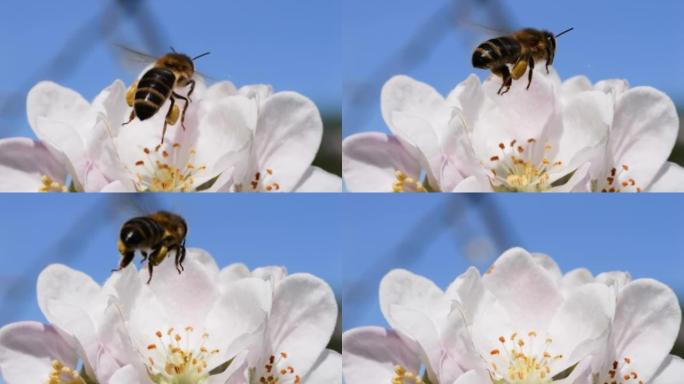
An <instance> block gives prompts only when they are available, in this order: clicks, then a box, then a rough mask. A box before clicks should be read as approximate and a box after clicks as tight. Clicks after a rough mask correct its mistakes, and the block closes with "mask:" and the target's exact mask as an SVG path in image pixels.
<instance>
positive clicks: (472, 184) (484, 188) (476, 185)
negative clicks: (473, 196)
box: [451, 176, 494, 193]
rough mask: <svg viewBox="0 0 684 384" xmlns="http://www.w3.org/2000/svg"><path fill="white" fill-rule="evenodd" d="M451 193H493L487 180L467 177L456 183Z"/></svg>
mask: <svg viewBox="0 0 684 384" xmlns="http://www.w3.org/2000/svg"><path fill="white" fill-rule="evenodd" d="M451 192H471V193H481V192H494V190H493V189H492V185H491V184H490V183H489V179H487V178H486V177H484V176H468V177H466V178H465V179H463V181H461V182H460V183H458V184H457V185H456V186H455V187H454V189H453V190H452V191H451Z"/></svg>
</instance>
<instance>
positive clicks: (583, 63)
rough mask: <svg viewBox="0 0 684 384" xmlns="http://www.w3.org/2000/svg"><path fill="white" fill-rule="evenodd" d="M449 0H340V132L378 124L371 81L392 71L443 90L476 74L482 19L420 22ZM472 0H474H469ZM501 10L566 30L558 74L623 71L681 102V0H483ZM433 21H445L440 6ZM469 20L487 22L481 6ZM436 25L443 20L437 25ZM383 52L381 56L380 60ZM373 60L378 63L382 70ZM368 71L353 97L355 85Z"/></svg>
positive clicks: (527, 23)
mask: <svg viewBox="0 0 684 384" xmlns="http://www.w3.org/2000/svg"><path fill="white" fill-rule="evenodd" d="M449 2H452V3H454V4H456V5H457V6H459V5H463V4H466V3H470V2H469V1H464V0H459V1H450V0H434V1H414V0H393V1H365V0H346V1H344V11H343V23H344V24H343V25H344V34H343V38H342V43H343V61H344V92H345V93H344V103H343V111H344V113H343V116H344V123H345V124H344V133H343V135H344V136H347V135H349V134H351V133H354V132H360V131H366V130H374V131H387V129H386V126H385V123H384V122H383V120H382V117H381V115H380V109H379V104H378V103H379V99H380V88H381V86H382V84H383V83H384V82H385V81H387V80H388V79H389V78H390V77H391V76H392V75H395V74H399V73H402V74H408V75H410V76H412V77H414V78H416V79H418V80H421V81H424V82H427V83H429V84H431V85H433V86H434V87H435V88H436V89H437V90H438V91H440V92H441V93H443V94H446V93H447V92H448V91H449V90H451V89H452V88H453V87H454V86H455V85H456V84H458V83H459V82H460V81H462V80H464V79H465V78H466V77H467V76H468V74H470V73H476V74H477V75H478V76H480V78H481V79H484V78H485V77H486V76H488V75H489V73H488V72H487V71H484V70H479V69H478V70H475V69H474V68H472V66H471V63H470V59H471V56H472V51H473V49H474V48H475V47H476V46H477V45H478V43H480V42H481V41H484V40H486V39H488V38H491V37H493V36H492V35H488V34H487V32H486V31H485V30H484V29H482V28H477V27H471V28H466V29H458V30H457V29H455V28H453V27H449V26H448V24H447V23H443V22H441V21H440V22H437V21H429V22H428V20H434V19H433V15H434V14H435V13H437V12H439V11H440V10H441V9H444V6H445V4H447V3H449ZM473 2H474V1H473ZM490 3H500V4H502V5H501V6H500V7H497V8H496V10H498V11H500V12H501V13H502V14H504V15H506V16H507V17H508V19H509V20H510V23H511V26H512V28H513V29H518V28H521V27H533V28H539V29H547V30H550V31H553V32H560V31H562V30H564V29H566V28H568V27H571V26H572V27H575V30H574V31H572V32H570V33H568V34H567V35H564V36H562V37H561V38H559V41H558V48H557V53H556V58H555V61H554V66H555V68H556V70H557V71H558V72H559V74H560V76H561V78H563V79H565V78H568V77H572V76H575V75H586V76H588V77H589V78H590V79H591V80H592V81H594V82H595V81H599V80H602V79H607V78H624V79H627V80H628V81H629V82H630V84H631V85H633V86H636V85H649V86H653V87H655V88H658V89H660V90H662V91H664V92H665V93H667V94H668V95H670V97H672V98H673V99H674V100H675V102H676V103H679V104H682V103H684V67H682V65H681V63H682V62H683V61H684V49H682V43H681V42H682V40H683V39H684V29H682V27H681V23H680V22H681V15H682V14H684V2H681V1H677V0H666V1H658V2H646V1H618V0H608V1H591V0H561V1H553V2H548V1H547V2H542V1H533V0H516V1H513V0H504V1H497V2H494V1H491V2H490ZM442 15H445V17H442V18H441V19H440V20H446V17H447V16H448V14H447V13H445V12H442ZM467 19H468V20H470V21H471V22H472V23H471V24H473V23H479V24H484V25H487V26H492V25H491V21H490V19H488V18H485V17H483V13H482V12H473V13H472V14H471V16H468V17H467ZM426 23H427V24H428V25H430V27H429V28H427V30H428V32H425V36H426V38H425V39H421V40H419V41H417V42H416V45H415V47H417V48H419V49H420V51H416V50H409V51H408V54H407V55H406V56H404V57H397V56H395V55H396V53H397V52H399V51H400V50H401V49H402V47H404V46H406V44H407V42H408V41H411V39H413V38H414V37H415V36H416V35H420V33H421V32H420V31H423V29H421V28H422V27H421V26H422V25H425V24H426ZM441 26H443V28H442V27H441ZM388 60H389V64H384V63H387V62H388ZM380 68H384V70H381V69H380ZM369 80H372V82H371V83H370V84H371V86H370V87H369V88H363V89H366V91H365V92H364V93H363V94H364V97H362V98H360V99H358V101H357V102H354V101H353V100H352V97H354V95H357V90H358V89H359V88H358V86H359V84H364V83H366V82H367V81H369Z"/></svg>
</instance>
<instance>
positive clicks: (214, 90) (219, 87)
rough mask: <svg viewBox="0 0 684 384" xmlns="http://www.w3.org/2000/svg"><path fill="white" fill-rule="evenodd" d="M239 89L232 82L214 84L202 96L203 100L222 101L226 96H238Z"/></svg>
mask: <svg viewBox="0 0 684 384" xmlns="http://www.w3.org/2000/svg"><path fill="white" fill-rule="evenodd" d="M237 92H238V91H237V88H235V85H234V84H233V83H231V82H230V81H221V82H218V83H216V84H212V85H211V86H210V87H209V88H207V90H206V91H205V93H204V95H202V99H220V98H222V97H226V96H233V95H235V94H237Z"/></svg>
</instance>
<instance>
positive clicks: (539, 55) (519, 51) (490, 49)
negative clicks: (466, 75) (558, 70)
mask: <svg viewBox="0 0 684 384" xmlns="http://www.w3.org/2000/svg"><path fill="white" fill-rule="evenodd" d="M572 30H573V28H569V29H566V30H565V31H563V32H561V33H559V34H557V35H556V36H554V35H553V33H551V32H548V31H542V30H538V29H532V28H526V29H522V30H520V31H517V32H514V33H512V34H511V35H509V36H501V37H497V38H494V39H489V40H487V41H485V42H484V43H482V44H480V45H479V46H478V47H477V48H476V49H475V52H473V67H475V68H484V69H490V70H491V71H492V73H493V74H495V75H497V76H500V77H502V78H503V82H502V84H501V87H500V88H499V91H498V92H497V94H498V95H503V94H504V93H506V92H508V90H509V89H510V88H511V84H512V82H513V80H512V79H516V80H517V79H519V78H520V77H522V76H523V75H524V74H525V71H527V68H528V67H529V69H530V70H529V72H528V75H527V79H528V80H527V88H525V89H530V84H532V70H533V69H534V63H535V62H536V61H539V60H541V59H545V60H546V73H549V65H551V64H553V57H554V55H555V53H556V38H558V37H559V36H561V35H563V34H565V33H568V32H570V31H572ZM509 64H511V65H512V68H511V69H509V68H508V65H509Z"/></svg>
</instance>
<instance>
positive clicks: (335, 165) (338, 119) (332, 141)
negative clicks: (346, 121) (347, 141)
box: [313, 112, 342, 176]
mask: <svg viewBox="0 0 684 384" xmlns="http://www.w3.org/2000/svg"><path fill="white" fill-rule="evenodd" d="M322 115H323V140H322V141H321V147H320V148H319V149H318V153H317V154H316V158H315V159H314V161H313V165H315V166H317V167H321V168H323V169H325V170H326V171H328V172H332V173H334V174H336V175H338V176H342V116H341V115H340V114H339V113H337V112H332V113H325V112H323V113H322Z"/></svg>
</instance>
